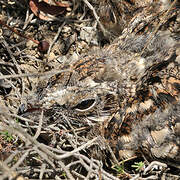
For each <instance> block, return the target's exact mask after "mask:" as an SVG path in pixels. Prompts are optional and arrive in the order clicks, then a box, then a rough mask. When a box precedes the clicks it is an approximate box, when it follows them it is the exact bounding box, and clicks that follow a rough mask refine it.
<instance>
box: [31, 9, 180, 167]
mask: <svg viewBox="0 0 180 180" xmlns="http://www.w3.org/2000/svg"><path fill="white" fill-rule="evenodd" d="M147 11H148V10H147V8H145V9H144V12H147ZM149 12H151V10H150V11H149ZM165 12H167V11H166V10H165ZM165 12H164V11H163V12H161V14H157V16H156V17H153V15H152V14H151V13H149V14H148V13H146V15H147V14H148V15H149V16H146V18H145V15H144V14H143V12H142V11H141V12H140V13H139V14H138V15H137V16H136V17H134V18H133V19H131V21H130V23H129V24H128V26H127V28H126V29H124V30H123V32H124V33H123V34H122V35H121V36H120V37H119V38H118V39H117V40H116V41H115V42H114V43H113V44H111V45H109V46H107V47H105V48H104V49H102V50H99V51H96V52H92V53H90V54H88V55H84V56H82V57H81V58H80V59H79V60H78V61H76V62H74V63H73V64H71V65H69V66H65V67H62V70H65V71H63V72H62V73H59V74H57V75H55V76H52V77H51V78H49V80H48V82H47V83H45V85H43V86H42V87H41V88H38V92H37V94H36V98H35V99H36V100H35V101H34V100H33V101H34V102H36V103H34V104H36V105H33V108H34V114H36V111H35V110H38V109H43V110H44V116H45V120H46V121H47V122H48V123H50V122H57V124H58V123H61V122H63V121H64V120H65V119H68V120H69V122H70V123H71V124H72V126H74V127H79V126H80V124H82V123H83V125H88V126H91V128H92V129H96V127H97V124H101V125H102V126H103V128H104V133H103V134H101V135H103V136H104V137H105V139H107V142H108V143H109V145H110V147H111V148H112V150H113V152H114V153H115V155H116V157H117V158H118V159H119V160H121V159H126V158H129V157H132V156H134V155H137V156H139V155H140V156H141V155H142V154H143V155H145V157H147V158H149V159H150V160H156V159H157V160H159V161H163V162H166V163H167V164H170V165H173V166H175V167H177V168H180V67H179V64H180V31H179V30H180V16H179V14H180V13H179V12H180V10H179V7H178V6H176V7H173V10H172V11H170V12H169V13H168V16H163V17H165V20H164V21H163V24H162V25H161V26H160V27H159V29H160V30H159V31H158V32H157V33H154V31H152V30H154V28H155V27H156V26H155V24H156V25H157V23H159V22H160V21H161V15H162V14H164V13H165ZM142 16H143V17H142ZM157 19H158V20H157ZM173 28H174V29H173ZM172 29H173V30H172ZM170 30H172V31H170ZM142 31H144V33H142ZM66 70H67V71H66ZM34 114H33V118H35V116H34ZM95 131H96V130H95ZM95 133H96V134H95V135H98V133H99V132H98V131H97V132H95Z"/></svg>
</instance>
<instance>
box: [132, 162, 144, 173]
mask: <svg viewBox="0 0 180 180" xmlns="http://www.w3.org/2000/svg"><path fill="white" fill-rule="evenodd" d="M131 167H133V168H136V169H135V170H136V171H141V170H142V169H143V167H144V163H143V162H142V161H140V162H135V163H134V164H133V165H131Z"/></svg>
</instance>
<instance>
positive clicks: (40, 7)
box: [29, 0, 69, 21]
mask: <svg viewBox="0 0 180 180" xmlns="http://www.w3.org/2000/svg"><path fill="white" fill-rule="evenodd" d="M45 1H46V2H49V1H48V0H44V1H41V2H39V1H38V0H30V1H29V7H30V9H31V11H32V12H33V13H34V14H35V15H36V16H37V17H39V18H40V19H42V20H46V21H51V20H53V17H55V16H57V15H59V14H63V13H64V12H65V11H66V8H67V7H68V6H69V5H68V4H63V3H59V2H57V3H58V5H51V4H48V3H46V2H45Z"/></svg>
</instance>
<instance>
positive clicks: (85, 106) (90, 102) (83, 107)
mask: <svg viewBox="0 0 180 180" xmlns="http://www.w3.org/2000/svg"><path fill="white" fill-rule="evenodd" d="M95 104H96V100H95V99H86V100H83V101H81V102H80V103H79V104H77V105H76V106H75V107H74V109H75V110H76V111H80V112H83V111H88V110H90V109H91V108H92V107H93V106H94V105H95Z"/></svg>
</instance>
